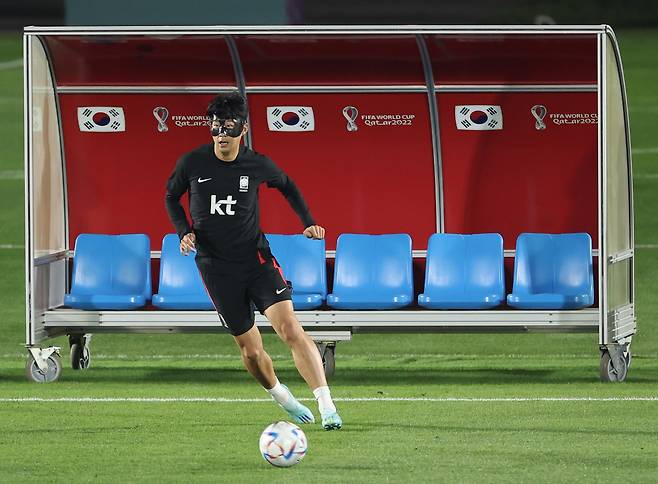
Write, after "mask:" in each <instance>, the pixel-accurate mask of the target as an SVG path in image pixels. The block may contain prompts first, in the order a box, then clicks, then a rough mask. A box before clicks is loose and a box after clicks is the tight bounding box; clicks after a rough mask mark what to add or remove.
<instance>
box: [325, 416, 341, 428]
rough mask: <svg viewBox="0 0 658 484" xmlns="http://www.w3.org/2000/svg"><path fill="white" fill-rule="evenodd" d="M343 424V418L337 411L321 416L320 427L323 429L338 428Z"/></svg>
mask: <svg viewBox="0 0 658 484" xmlns="http://www.w3.org/2000/svg"><path fill="white" fill-rule="evenodd" d="M342 426H343V419H342V418H340V415H338V412H333V413H327V414H325V415H323V416H322V427H323V428H324V429H325V430H338V429H339V428H341V427H342Z"/></svg>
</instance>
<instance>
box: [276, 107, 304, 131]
mask: <svg viewBox="0 0 658 484" xmlns="http://www.w3.org/2000/svg"><path fill="white" fill-rule="evenodd" d="M267 126H268V127H269V128H270V131H315V118H314V116H313V108H312V107H310V106H268V107H267Z"/></svg>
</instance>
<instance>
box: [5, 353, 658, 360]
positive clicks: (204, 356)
mask: <svg viewBox="0 0 658 484" xmlns="http://www.w3.org/2000/svg"><path fill="white" fill-rule="evenodd" d="M540 356H541V355H540ZM545 356H546V358H548V357H549V356H550V357H551V358H581V359H585V358H588V359H589V358H595V357H596V355H594V354H590V353H571V354H567V353H564V354H555V353H552V354H550V355H545ZM635 356H636V357H637V356H642V357H645V358H656V357H658V354H653V353H652V354H646V353H643V354H642V355H635ZM24 357H25V353H4V354H1V355H0V359H15V358H24ZM270 357H271V358H274V359H286V358H291V355H290V354H283V355H270ZM93 358H94V359H95V360H105V361H112V360H116V361H131V360H133V361H150V360H239V359H240V355H238V354H183V355H121V354H119V355H105V354H94V355H93ZM339 358H340V359H341V360H343V359H348V360H349V359H361V358H386V359H393V358H424V359H444V360H452V359H536V358H538V356H537V355H531V354H494V355H483V354H477V355H476V354H458V353H455V354H441V353H436V354H429V353H399V354H396V353H361V354H358V355H340V356H339Z"/></svg>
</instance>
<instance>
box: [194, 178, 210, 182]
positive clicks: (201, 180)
mask: <svg viewBox="0 0 658 484" xmlns="http://www.w3.org/2000/svg"><path fill="white" fill-rule="evenodd" d="M208 180H212V178H201V177H199V179H198V180H197V181H198V182H199V183H203V182H207V181H208Z"/></svg>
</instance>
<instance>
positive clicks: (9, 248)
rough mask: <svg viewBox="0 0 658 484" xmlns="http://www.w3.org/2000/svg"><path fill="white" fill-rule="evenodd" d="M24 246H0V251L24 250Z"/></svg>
mask: <svg viewBox="0 0 658 484" xmlns="http://www.w3.org/2000/svg"><path fill="white" fill-rule="evenodd" d="M24 248H25V246H24V245H14V244H0V249H4V250H11V249H24Z"/></svg>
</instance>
